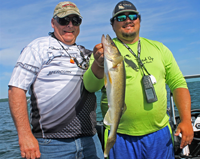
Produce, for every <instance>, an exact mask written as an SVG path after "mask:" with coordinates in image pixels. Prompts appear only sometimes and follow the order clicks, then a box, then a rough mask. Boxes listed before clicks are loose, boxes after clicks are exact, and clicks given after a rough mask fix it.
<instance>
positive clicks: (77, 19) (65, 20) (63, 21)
mask: <svg viewBox="0 0 200 159" xmlns="http://www.w3.org/2000/svg"><path fill="white" fill-rule="evenodd" d="M54 19H56V21H57V22H58V23H59V24H60V25H68V24H69V22H70V21H71V22H72V24H73V25H74V26H79V25H81V22H82V19H81V18H80V17H79V16H74V17H68V16H67V17H64V18H59V17H58V16H55V17H54Z"/></svg>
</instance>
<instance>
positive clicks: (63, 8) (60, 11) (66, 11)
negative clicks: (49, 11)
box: [53, 1, 82, 18]
mask: <svg viewBox="0 0 200 159" xmlns="http://www.w3.org/2000/svg"><path fill="white" fill-rule="evenodd" d="M70 14H76V15H78V16H80V17H81V14H80V12H79V9H78V7H77V6H76V4H74V3H72V2H70V1H64V2H60V3H58V4H57V6H56V7H55V9H54V13H53V17H55V16H58V17H59V18H63V17H66V16H68V15H70ZM81 18H82V17H81Z"/></svg>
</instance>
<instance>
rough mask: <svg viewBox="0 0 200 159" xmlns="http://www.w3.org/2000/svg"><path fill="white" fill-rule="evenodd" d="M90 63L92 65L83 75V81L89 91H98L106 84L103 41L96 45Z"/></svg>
mask: <svg viewBox="0 0 200 159" xmlns="http://www.w3.org/2000/svg"><path fill="white" fill-rule="evenodd" d="M90 63H91V67H89V69H88V70H87V71H86V72H85V73H84V75H83V82H84V86H85V88H86V89H87V90H88V91H89V92H96V91H98V90H99V89H101V88H102V87H103V85H104V79H103V77H104V68H103V66H104V56H103V46H102V44H101V43H100V44H97V45H96V46H95V47H94V49H93V56H92V57H91V58H90Z"/></svg>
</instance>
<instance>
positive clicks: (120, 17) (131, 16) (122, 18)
mask: <svg viewBox="0 0 200 159" xmlns="http://www.w3.org/2000/svg"><path fill="white" fill-rule="evenodd" d="M127 17H128V18H129V19H130V20H136V19H137V18H138V14H134V13H130V14H129V15H125V14H120V15H117V16H116V17H114V18H113V19H116V20H117V21H118V22H123V21H125V20H126V19H127Z"/></svg>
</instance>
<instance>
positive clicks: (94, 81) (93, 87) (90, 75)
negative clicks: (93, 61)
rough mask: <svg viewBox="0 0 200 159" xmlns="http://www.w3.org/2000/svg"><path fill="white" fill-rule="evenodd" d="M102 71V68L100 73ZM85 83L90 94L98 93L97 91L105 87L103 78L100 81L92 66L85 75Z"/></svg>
mask: <svg viewBox="0 0 200 159" xmlns="http://www.w3.org/2000/svg"><path fill="white" fill-rule="evenodd" d="M94 69H96V68H94ZM101 69H102V68H100V71H101ZM102 70H103V69H102ZM96 71H97V70H96ZM97 72H98V71H97ZM83 82H84V86H85V88H86V89H87V90H88V91H89V92H96V91H98V90H100V89H101V88H102V87H103V85H104V79H103V77H102V78H100V79H99V78H98V77H97V75H96V74H95V73H94V72H93V69H92V66H91V67H90V68H89V69H88V70H87V71H86V72H85V74H84V76H83Z"/></svg>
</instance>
